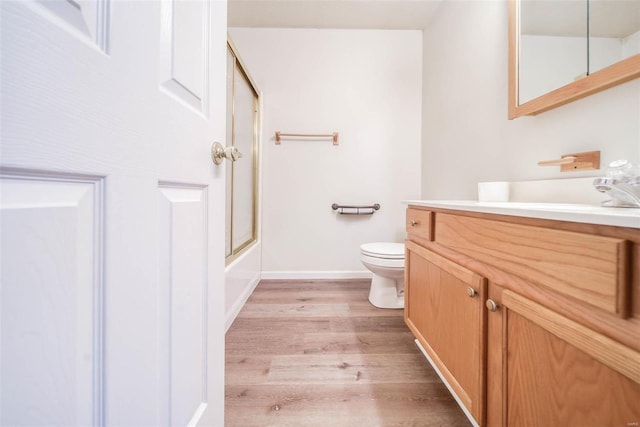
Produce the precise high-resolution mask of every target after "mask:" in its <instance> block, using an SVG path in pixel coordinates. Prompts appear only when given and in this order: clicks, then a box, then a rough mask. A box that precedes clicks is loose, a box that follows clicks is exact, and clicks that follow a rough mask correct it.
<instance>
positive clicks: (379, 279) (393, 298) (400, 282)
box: [360, 242, 404, 308]
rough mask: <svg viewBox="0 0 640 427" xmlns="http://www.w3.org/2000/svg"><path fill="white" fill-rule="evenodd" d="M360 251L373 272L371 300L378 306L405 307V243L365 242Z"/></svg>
mask: <svg viewBox="0 0 640 427" xmlns="http://www.w3.org/2000/svg"><path fill="white" fill-rule="evenodd" d="M360 253H361V254H362V259H361V260H362V263H363V264H364V266H365V267H367V268H368V269H369V270H370V271H371V272H372V273H373V278H372V279H371V289H370V290H369V302H371V304H373V305H374V306H376V307H378V308H404V244H403V243H386V242H378V243H365V244H363V245H361V246H360Z"/></svg>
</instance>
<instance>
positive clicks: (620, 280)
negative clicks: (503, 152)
mask: <svg viewBox="0 0 640 427" xmlns="http://www.w3.org/2000/svg"><path fill="white" fill-rule="evenodd" d="M418 217H421V218H425V219H426V220H428V227H425V224H424V222H425V220H423V221H422V226H421V227H420V226H419V225H420V224H414V223H416V222H417V221H416V220H415V218H418ZM412 224H414V225H412ZM425 228H426V229H425ZM406 248H407V249H406V251H407V254H406V267H405V289H406V302H405V321H406V323H407V325H408V326H409V328H410V329H411V330H412V331H413V333H414V335H415V336H416V339H417V341H418V342H419V343H420V344H421V346H422V347H424V352H425V353H426V356H427V358H428V360H429V362H430V363H431V364H432V365H433V366H434V367H435V368H436V369H437V370H438V371H439V372H440V375H441V377H442V378H443V379H444V380H445V381H446V382H447V383H448V385H449V388H450V390H451V391H452V392H453V393H454V394H455V395H457V400H458V402H459V403H460V404H461V405H462V406H463V408H464V409H466V410H467V414H468V415H471V416H472V417H473V420H474V421H475V422H476V423H477V424H478V425H488V426H509V427H511V426H537V425H539V426H574V425H575V426H585V425H588V426H618V425H619V426H628V425H638V423H640V229H635V228H625V227H611V226H597V225H593V224H579V223H571V222H563V221H555V220H541V219H535V218H522V217H516V216H505V215H496V214H482V213H477V212H466V211H457V210H447V209H441V208H425V207H418V206H410V207H409V208H408V210H407V241H406ZM465 289H466V290H467V292H465ZM469 295H472V297H470V296H469Z"/></svg>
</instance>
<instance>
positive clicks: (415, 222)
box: [411, 219, 418, 227]
mask: <svg viewBox="0 0 640 427" xmlns="http://www.w3.org/2000/svg"><path fill="white" fill-rule="evenodd" d="M416 225H418V221H416V220H415V219H412V220H411V226H412V227H415V226H416Z"/></svg>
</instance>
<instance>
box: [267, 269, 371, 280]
mask: <svg viewBox="0 0 640 427" xmlns="http://www.w3.org/2000/svg"><path fill="white" fill-rule="evenodd" d="M262 279H264V280H274V279H277V280H288V279H293V280H313V279H324V280H339V279H371V272H370V271H368V270H362V271H263V272H262Z"/></svg>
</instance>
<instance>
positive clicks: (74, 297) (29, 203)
mask: <svg viewBox="0 0 640 427" xmlns="http://www.w3.org/2000/svg"><path fill="white" fill-rule="evenodd" d="M0 179H1V181H0V182H1V186H2V192H0V203H1V205H2V208H3V211H2V216H1V217H0V219H1V223H0V230H2V247H1V248H0V250H1V254H2V270H1V280H2V284H3V286H2V299H1V300H0V313H1V317H0V324H1V326H2V328H1V332H0V336H1V337H2V341H1V347H2V349H7V348H8V349H11V351H4V350H3V352H2V379H1V386H2V391H3V393H2V424H3V425H19V424H20V423H21V422H22V420H24V419H31V420H32V421H33V422H34V423H35V424H55V425H69V424H73V423H74V422H77V423H79V424H85V425H91V424H93V423H94V422H95V421H96V420H99V419H100V414H101V410H102V405H101V400H100V397H101V388H102V372H103V363H102V360H103V358H102V339H103V321H102V320H103V319H102V305H103V297H102V296H103V294H102V286H103V283H102V280H101V275H100V272H101V271H102V268H103V265H102V257H101V253H102V240H103V221H102V218H103V212H102V208H103V206H102V186H103V181H102V179H100V178H97V177H95V178H94V177H87V176H85V177H82V176H71V175H69V176H62V175H56V174H49V175H48V176H47V175H36V174H35V172H34V171H31V172H30V173H29V174H19V173H11V172H9V171H5V173H4V174H2V176H1V177H0ZM14 242H20V244H19V245H17V244H14ZM51 397H55V398H53V399H52V398H51Z"/></svg>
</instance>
